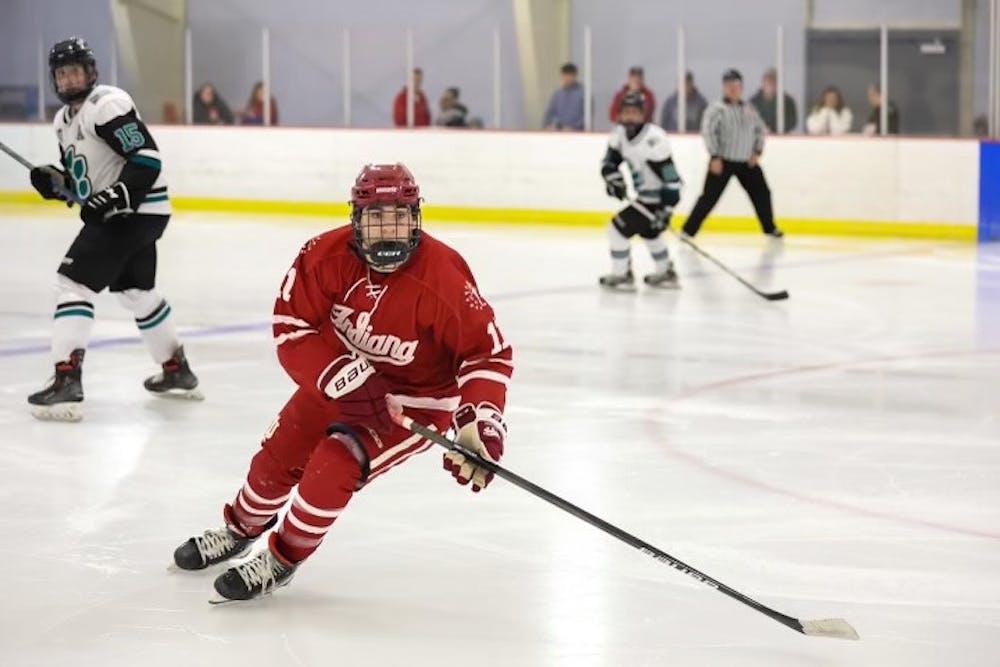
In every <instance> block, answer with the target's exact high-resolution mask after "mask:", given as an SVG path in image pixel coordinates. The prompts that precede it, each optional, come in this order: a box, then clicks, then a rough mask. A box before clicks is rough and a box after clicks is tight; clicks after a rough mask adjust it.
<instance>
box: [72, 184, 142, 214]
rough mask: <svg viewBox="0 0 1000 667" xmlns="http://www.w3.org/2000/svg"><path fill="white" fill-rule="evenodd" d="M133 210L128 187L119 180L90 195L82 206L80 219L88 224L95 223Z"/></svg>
mask: <svg viewBox="0 0 1000 667" xmlns="http://www.w3.org/2000/svg"><path fill="white" fill-rule="evenodd" d="M132 212H133V210H132V203H131V201H130V200H129V194H128V189H127V188H126V187H125V185H124V184H123V183H120V182H119V183H115V184H114V185H112V186H110V187H108V188H105V189H104V190H101V191H100V192H97V193H95V194H93V195H92V196H91V197H89V198H88V199H87V201H86V202H84V204H83V206H81V207H80V219H81V220H83V222H84V224H86V225H93V224H100V223H102V222H106V221H109V220H111V219H112V218H113V217H114V216H117V215H124V214H126V213H132Z"/></svg>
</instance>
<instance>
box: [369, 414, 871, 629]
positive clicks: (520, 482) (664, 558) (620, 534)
mask: <svg viewBox="0 0 1000 667" xmlns="http://www.w3.org/2000/svg"><path fill="white" fill-rule="evenodd" d="M389 412H390V414H391V415H392V418H393V420H394V421H395V422H396V423H397V424H399V425H400V426H402V427H403V428H405V429H407V430H408V431H410V432H412V433H415V434H417V435H420V436H422V437H424V438H426V439H427V440H430V441H431V442H433V443H435V444H437V445H440V446H442V447H444V448H445V449H448V450H451V451H453V452H456V453H458V454H462V455H463V456H464V457H465V458H466V459H468V460H470V461H472V462H473V463H474V464H475V465H477V466H480V467H482V468H485V469H486V470H488V471H490V472H492V473H493V474H494V475H496V476H497V477H500V478H503V479H505V480H507V481H508V482H510V483H511V484H513V485H514V486H516V487H518V488H520V489H522V490H524V491H527V492H528V493H530V494H531V495H533V496H535V497H537V498H541V499H542V500H544V501H545V502H547V503H549V504H551V505H555V506H556V507H558V508H559V509H561V510H563V511H564V512H567V513H569V514H572V515H573V516H575V517H576V518H578V519H581V520H582V521H584V522H586V523H589V524H590V525H591V526H594V527H595V528H597V529H598V530H601V531H603V532H605V533H607V534H608V535H611V536H612V537H615V538H617V539H618V540H620V541H622V542H624V543H625V544H627V545H629V546H630V547H633V548H635V549H638V550H639V551H641V552H642V553H644V554H646V555H647V556H650V557H652V558H654V559H656V560H658V561H660V562H661V563H664V564H666V565H669V566H670V567H672V568H674V569H675V570H678V571H680V572H683V573H684V574H686V575H688V576H689V577H691V578H693V579H696V580H697V581H699V582H701V583H703V584H705V585H706V586H708V587H710V588H714V589H715V590H717V591H719V592H720V593H723V594H725V595H727V596H729V597H731V598H733V599H734V600H737V601H738V602H742V603H743V604H745V605H747V606H748V607H750V608H752V609H754V610H756V611H759V612H760V613H762V614H764V615H765V616H768V617H769V618H771V619H773V620H775V621H777V622H779V623H781V624H782V625H785V626H787V627H789V628H791V629H793V630H795V631H796V632H801V633H802V634H806V635H812V636H826V637H835V638H838V639H857V638H858V636H857V633H856V632H855V631H854V629H853V628H851V627H850V625H848V624H847V622H846V621H843V620H842V619H829V620H823V621H805V622H803V621H800V620H799V619H797V618H793V617H791V616H787V615H785V614H782V613H781V612H778V611H775V610H774V609H771V608H770V607H767V606H765V605H763V604H761V603H760V602H757V601H756V600H754V599H752V598H750V597H747V596H746V595H744V594H743V593H740V592H739V591H737V590H735V589H733V588H730V587H729V586H726V585H725V584H723V583H722V582H720V581H718V580H716V579H713V578H712V577H710V576H708V575H707V574H705V573H703V572H700V571H698V570H696V569H695V568H693V567H691V566H690V565H688V564H687V563H684V562H683V561H681V560H678V559H676V558H674V557H673V556H671V555H670V554H668V553H666V552H665V551H662V550H660V549H658V548H656V547H654V546H653V545H652V544H649V543H648V542H645V541H643V540H641V539H639V538H638V537H636V536H634V535H632V534H631V533H628V532H626V531H624V530H622V529H621V528H619V527H618V526H615V525H614V524H611V523H608V522H607V521H605V520H604V519H601V518H600V517H598V516H595V515H593V514H591V513H590V512H588V511H586V510H584V509H582V508H580V507H577V506H576V505H574V504H573V503H571V502H569V501H568V500H564V499H563V498H561V497H559V496H557V495H556V494H554V493H552V492H551V491H548V490H546V489H543V488H542V487H540V486H538V485H537V484H535V483H533V482H530V481H528V480H527V479H525V478H523V477H521V476H520V475H517V474H515V473H513V472H511V471H510V470H507V469H506V468H504V467H502V466H500V465H497V464H496V463H492V462H490V461H487V460H485V459H483V458H482V457H480V456H479V455H478V454H476V453H475V452H473V451H471V450H469V449H467V448H465V447H463V446H462V445H460V444H459V443H457V442H455V441H454V440H451V439H449V438H446V437H445V436H444V435H442V434H440V433H438V432H437V431H435V430H433V429H431V428H429V427H427V426H424V425H423V424H419V423H417V422H415V421H413V420H412V419H411V418H410V417H407V416H406V415H405V414H404V413H403V410H402V407H401V406H400V405H399V404H398V403H396V402H394V400H393V399H392V398H390V399H389Z"/></svg>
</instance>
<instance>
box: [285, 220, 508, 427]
mask: <svg viewBox="0 0 1000 667" xmlns="http://www.w3.org/2000/svg"><path fill="white" fill-rule="evenodd" d="M353 239H354V236H353V231H352V229H351V227H350V226H346V227H340V228H338V229H334V230H331V231H329V232H326V233H325V234H321V235H320V236H317V237H316V238H314V239H311V240H310V241H309V242H308V243H306V244H305V245H304V246H303V247H302V250H301V251H300V252H299V256H298V257H297V258H296V260H295V262H294V264H292V268H291V269H289V271H288V273H287V274H286V275H285V279H284V281H283V283H282V285H281V291H280V293H279V295H278V298H277V300H276V301H275V305H274V320H273V325H274V326H273V331H274V340H275V344H276V345H277V349H278V359H279V361H280V362H281V365H282V366H283V367H284V368H285V370H286V371H287V372H288V374H289V375H290V376H291V377H292V379H293V380H295V382H296V383H297V384H298V385H299V386H300V387H303V388H307V389H312V390H314V391H316V392H317V394H318V395H319V396H323V397H324V398H325V397H326V396H325V394H324V392H323V387H322V386H320V379H321V378H323V377H324V374H325V373H326V371H327V369H329V368H330V366H331V365H332V364H333V362H334V360H335V359H337V358H338V357H341V356H342V355H343V354H345V353H348V352H354V353H357V354H359V355H364V356H365V357H366V358H367V359H368V360H369V361H371V362H372V364H373V366H374V367H375V369H376V371H378V372H379V373H381V374H382V376H383V377H384V378H385V379H386V380H387V381H388V382H389V383H390V386H391V391H390V393H392V394H393V395H395V396H397V397H398V398H399V399H400V402H401V403H402V404H403V406H404V407H410V408H420V409H431V410H446V411H454V410H455V409H457V408H458V406H459V405H461V404H463V403H472V404H473V405H476V404H478V403H481V402H488V403H492V404H493V405H495V406H496V407H497V408H498V409H500V410H501V411H502V410H503V408H504V403H505V402H506V394H507V384H508V382H509V381H510V376H511V373H512V372H513V368H514V365H513V361H512V359H513V357H512V354H511V348H510V345H509V344H508V343H507V342H506V340H505V339H504V338H503V335H502V334H501V333H500V329H499V328H498V327H497V324H496V321H495V320H494V316H493V309H492V308H491V307H490V305H489V304H488V303H487V302H486V300H485V299H483V297H482V296H480V294H479V290H478V288H477V287H476V281H475V279H474V278H473V277H472V272H471V271H470V270H469V267H468V265H467V264H466V263H465V260H464V259H462V257H461V256H460V255H459V254H458V253H457V252H456V251H454V250H453V249H451V248H449V247H448V246H446V245H445V244H444V243H442V242H440V241H438V240H437V239H435V238H433V237H432V236H430V235H429V234H427V233H425V232H422V233H421V240H420V245H419V246H417V248H416V250H415V251H414V252H413V254H412V255H411V257H410V259H409V260H408V261H407V262H406V263H405V264H404V265H403V266H401V267H400V268H398V269H396V270H395V271H393V272H392V273H388V274H382V273H378V272H376V271H372V270H371V269H369V267H368V265H367V264H366V263H365V261H364V260H362V259H361V258H360V257H359V256H358V255H357V254H355V252H354V251H353V250H352V248H351V244H352V243H353Z"/></svg>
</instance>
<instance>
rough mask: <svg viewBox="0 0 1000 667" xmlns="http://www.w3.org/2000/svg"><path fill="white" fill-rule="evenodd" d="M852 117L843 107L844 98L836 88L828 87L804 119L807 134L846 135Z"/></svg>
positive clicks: (849, 128)
mask: <svg viewBox="0 0 1000 667" xmlns="http://www.w3.org/2000/svg"><path fill="white" fill-rule="evenodd" d="M853 121H854V115H853V114H852V113H851V110H850V109H849V108H848V107H846V106H844V97H843V96H842V95H841V94H840V89H839V88H837V87H836V86H828V87H827V88H826V89H825V90H824V91H823V94H822V95H821V96H820V101H819V104H818V105H817V106H815V107H813V110H812V111H811V112H810V113H809V117H808V118H807V119H806V131H808V132H809V134H847V133H848V132H850V131H851V123H852V122H853Z"/></svg>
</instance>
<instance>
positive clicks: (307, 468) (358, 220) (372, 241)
mask: <svg viewBox="0 0 1000 667" xmlns="http://www.w3.org/2000/svg"><path fill="white" fill-rule="evenodd" d="M351 205H352V212H351V224H350V226H345V227H340V228H338V229H334V230H332V231H329V232H326V233H325V234H321V235H320V236H317V237H316V238H314V239H312V240H310V241H309V242H307V243H306V244H305V246H303V247H302V250H301V251H300V252H299V256H298V257H297V258H296V260H295V262H294V263H293V264H292V267H291V268H290V269H289V270H288V273H287V274H286V275H285V277H284V280H283V281H282V283H281V287H280V291H279V294H278V297H277V300H276V301H275V306H274V320H273V324H274V327H273V331H274V342H275V345H276V346H277V352H278V359H279V361H280V362H281V365H282V366H283V367H284V369H285V371H286V372H287V373H288V374H289V375H290V376H291V378H292V379H293V380H294V381H295V383H296V384H297V385H298V389H297V390H296V391H295V393H294V394H293V395H292V397H291V398H290V399H289V401H288V402H287V403H286V404H285V407H284V408H282V410H281V412H280V413H279V414H278V417H277V418H276V419H275V421H274V423H273V424H272V425H271V427H270V428H269V429H268V431H267V432H266V433H265V435H264V439H263V442H262V444H261V449H260V450H259V451H258V453H257V454H256V456H254V457H253V460H252V461H251V463H250V471H249V473H248V475H247V478H246V481H245V483H244V484H243V487H242V488H241V489H240V491H239V492H238V493H237V494H236V497H235V499H234V500H233V501H232V503H230V504H227V505H225V507H224V510H223V516H224V518H225V526H224V527H222V528H220V529H217V530H210V531H206V532H205V533H204V534H203V535H200V536H197V537H192V538H191V539H189V540H187V541H186V542H185V543H184V544H182V545H181V546H179V547H178V548H177V550H176V551H175V552H174V561H175V563H176V565H177V566H178V567H180V568H182V569H186V570H200V569H203V568H206V567H208V566H210V565H214V564H216V563H221V562H223V561H226V560H228V559H231V558H236V557H239V556H242V555H244V554H246V553H247V552H248V551H249V550H250V547H251V545H252V543H253V542H254V540H255V539H257V538H258V537H260V536H261V535H262V534H263V533H265V532H266V531H268V530H269V529H270V528H271V527H273V526H274V525H275V524H276V520H277V514H278V511H279V510H281V509H282V508H283V507H284V506H285V505H286V503H288V501H289V499H291V503H290V507H289V508H288V511H287V513H286V514H285V516H284V519H283V520H282V521H281V523H280V525H278V527H277V529H276V530H275V531H273V532H272V533H271V534H270V536H269V541H268V548H267V549H265V550H263V551H262V552H261V553H260V554H258V555H257V556H256V557H254V558H252V559H250V560H248V561H246V562H243V563H241V564H238V565H235V566H234V567H232V568H230V569H229V570H227V571H226V572H224V573H223V574H221V575H220V576H219V577H218V578H216V580H215V590H216V591H217V592H218V594H219V595H220V596H221V597H222V598H223V600H246V599H250V598H254V597H257V596H259V595H261V594H263V593H267V592H269V591H271V590H273V589H274V588H276V587H278V586H281V585H283V584H286V583H288V581H289V580H290V579H291V577H292V575H293V574H294V572H295V569H296V567H298V565H299V564H300V563H301V562H302V561H303V560H305V559H306V558H308V557H309V555H310V554H312V553H313V552H314V551H315V550H316V549H317V547H319V545H320V543H321V542H322V541H323V537H324V536H325V535H326V532H327V531H328V530H329V529H330V528H331V526H332V525H333V523H334V522H335V521H336V520H337V517H338V516H339V515H340V514H341V513H342V512H343V511H344V509H345V507H346V506H347V504H348V501H349V500H350V499H351V496H352V495H353V494H354V493H355V492H356V491H359V490H360V489H362V488H364V487H365V486H367V485H368V484H370V483H371V482H372V481H373V480H375V479H376V478H378V477H379V476H381V475H382V474H384V473H385V472H386V471H388V470H390V469H391V468H393V467H394V466H396V465H399V464H400V463H402V462H404V461H406V460H407V459H408V458H410V457H411V456H413V455H414V454H418V453H420V452H422V451H424V450H426V449H428V448H429V447H430V446H431V443H430V442H429V441H427V440H425V439H423V438H421V437H420V436H418V435H414V434H412V433H410V432H409V431H407V430H405V429H403V428H402V427H400V426H397V425H395V424H393V423H392V421H391V419H390V418H389V414H388V409H387V405H386V400H385V397H386V395H387V394H392V395H393V396H394V397H395V398H396V399H398V400H399V402H400V403H401V404H402V406H403V407H405V408H407V410H408V412H409V413H410V414H411V415H412V416H413V418H414V419H416V420H417V421H421V422H423V423H426V424H430V425H432V426H433V428H435V429H436V430H439V431H445V430H447V429H448V427H449V426H454V428H455V429H456V432H457V436H456V438H457V440H458V441H459V442H460V443H462V444H464V445H465V446H466V447H468V448H469V449H471V450H473V451H476V452H477V453H479V454H480V455H481V456H483V457H484V458H486V459H488V460H490V461H494V462H496V461H499V459H500V456H501V455H502V454H503V447H504V438H505V437H506V427H505V425H504V421H503V415H502V413H503V408H504V403H505V399H506V392H507V383H508V382H509V380H510V376H511V372H512V371H513V363H512V356H511V348H510V345H509V344H508V343H507V342H506V341H505V340H504V338H503V336H502V334H501V333H500V330H499V329H498V328H497V325H496V322H495V320H494V317H493V309H492V308H491V307H490V305H489V304H488V303H487V302H486V301H485V300H484V299H483V298H482V296H480V294H479V290H478V288H477V287H476V282H475V279H474V278H473V277H472V273H471V271H470V270H469V267H468V265H466V263H465V261H464V260H463V259H462V257H461V256H460V255H459V254H458V253H457V252H455V251H454V250H452V249H451V248H449V247H448V246H446V245H444V244H443V243H441V242H440V241H438V240H437V239H435V238H433V237H432V236H430V235H428V234H426V233H424V232H423V230H422V229H421V218H420V189H419V187H418V186H417V183H416V181H415V180H414V178H413V175H412V174H411V173H410V171H409V170H408V169H407V168H406V167H405V166H404V165H402V164H391V165H385V164H380V165H368V166H366V167H364V169H362V170H361V173H360V174H359V175H358V177H357V181H356V182H355V185H354V187H353V188H352V190H351ZM444 467H445V470H447V471H449V472H450V473H451V474H452V475H453V476H454V477H455V479H456V480H458V482H459V483H460V484H469V483H470V482H471V485H472V490H473V491H480V490H481V489H483V488H485V487H486V485H487V484H489V482H490V479H491V477H492V474H491V473H487V471H485V470H483V469H482V468H478V467H476V466H474V465H472V464H471V463H470V462H468V461H466V460H465V459H464V457H462V456H461V455H460V454H455V453H452V452H447V453H446V454H445V455H444ZM296 485H297V486H298V489H297V491H295V492H294V494H293V488H294V487H295V486H296ZM293 496H294V497H293Z"/></svg>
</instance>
